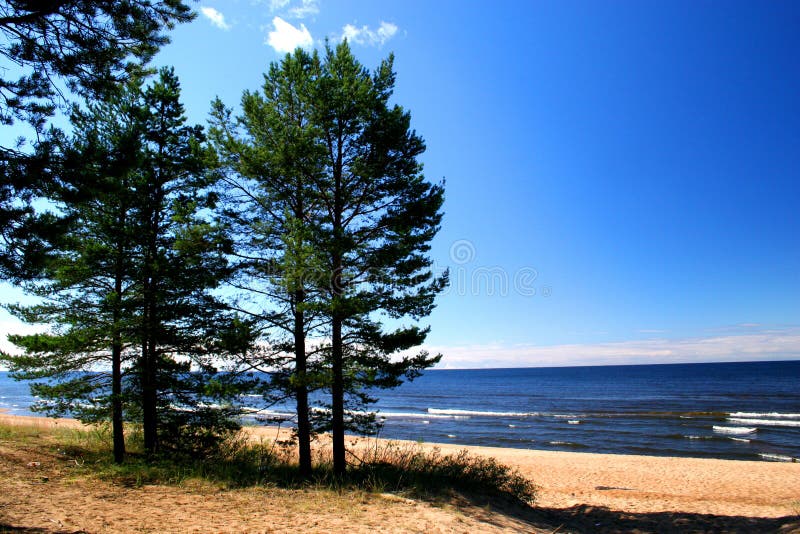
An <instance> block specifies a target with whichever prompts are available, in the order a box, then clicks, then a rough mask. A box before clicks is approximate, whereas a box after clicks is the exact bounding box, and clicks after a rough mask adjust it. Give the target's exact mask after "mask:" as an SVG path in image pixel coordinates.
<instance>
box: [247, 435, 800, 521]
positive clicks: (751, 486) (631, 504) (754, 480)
mask: <svg viewBox="0 0 800 534" xmlns="http://www.w3.org/2000/svg"><path fill="white" fill-rule="evenodd" d="M246 431H247V432H249V433H251V435H253V436H254V437H256V438H259V437H263V438H264V439H275V438H276V436H278V435H279V434H278V432H277V431H276V429H274V428H269V427H248V428H246ZM280 435H281V438H283V437H285V436H284V435H283V434H282V433H281V434H280ZM321 441H322V443H324V438H323V440H321ZM378 442H380V443H386V440H378ZM395 443H398V444H405V445H407V446H414V445H416V443H414V442H402V441H395ZM375 444H376V440H375V439H369V438H360V439H359V438H351V439H350V445H351V446H353V447H355V448H357V447H359V446H374V445H375ZM423 446H424V447H426V448H433V447H438V448H439V449H441V451H442V452H443V453H445V454H447V453H454V452H457V451H460V450H463V449H466V450H468V451H469V452H470V453H472V454H475V455H480V456H491V457H494V458H496V459H497V460H499V461H500V462H501V463H504V464H508V465H511V466H514V467H516V468H517V469H519V471H520V472H522V473H523V474H524V475H525V476H526V477H528V478H530V479H531V480H533V481H534V482H535V483H536V484H537V485H538V486H539V496H538V499H537V504H538V505H540V506H543V507H548V508H569V507H573V506H576V505H588V506H603V507H608V508H611V509H615V510H625V511H629V512H644V513H650V512H686V513H696V514H713V515H728V516H745V517H783V516H788V515H793V514H798V513H800V463H790V462H748V461H737V460H714V459H704V458H673V457H659V456H634V455H621V454H592V453H583V452H560V451H559V452H554V451H540V450H526V449H506V448H498V447H474V446H465V445H451V444H434V443H430V444H423Z"/></svg>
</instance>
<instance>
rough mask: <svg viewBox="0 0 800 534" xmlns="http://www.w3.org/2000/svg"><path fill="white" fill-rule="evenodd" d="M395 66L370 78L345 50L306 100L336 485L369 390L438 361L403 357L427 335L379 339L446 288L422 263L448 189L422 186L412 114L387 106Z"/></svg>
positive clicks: (420, 148)
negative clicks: (313, 146) (316, 144)
mask: <svg viewBox="0 0 800 534" xmlns="http://www.w3.org/2000/svg"><path fill="white" fill-rule="evenodd" d="M392 63H393V58H392V56H390V57H389V58H388V59H387V60H384V61H383V62H381V64H380V66H379V67H378V69H377V70H376V71H375V73H374V74H370V73H369V72H368V71H367V70H366V69H365V68H364V67H363V66H362V65H361V64H360V63H359V62H358V61H357V60H356V59H355V57H354V56H353V55H352V52H351V50H350V47H349V46H348V44H347V42H346V41H344V42H342V43H340V44H339V45H338V46H336V47H335V48H331V47H330V46H327V47H326V53H325V57H324V60H323V62H322V73H321V75H320V77H319V80H318V82H317V84H316V86H315V92H314V103H315V113H314V117H313V123H314V126H315V128H316V129H317V131H318V135H319V139H320V143H321V144H322V146H323V147H324V160H323V164H322V168H323V169H324V172H323V173H321V174H320V175H318V176H316V177H315V180H314V181H315V185H316V187H317V192H318V194H319V196H320V198H321V199H322V206H323V209H322V220H321V224H320V229H321V231H320V232H318V233H317V238H318V241H317V242H316V246H317V248H318V250H319V251H320V254H321V255H323V256H324V257H325V259H326V262H327V265H326V266H327V268H328V270H329V272H330V273H331V277H330V284H329V285H328V287H327V307H326V314H327V315H328V318H329V320H330V329H331V342H330V353H329V356H330V371H331V430H332V434H333V462H334V471H335V472H336V473H337V474H340V475H341V474H344V472H345V469H346V451H345V444H344V432H345V430H346V429H347V428H348V427H349V428H352V429H358V427H359V426H360V425H361V424H363V423H365V422H366V423H369V419H367V420H366V421H364V419H363V418H359V417H358V416H357V413H356V412H357V411H360V410H359V407H361V406H363V405H368V404H369V403H371V402H373V401H374V398H373V397H372V396H371V394H370V390H372V389H374V388H391V387H396V386H398V385H399V384H400V383H401V381H402V380H403V379H408V380H411V379H413V378H415V377H417V376H418V375H419V373H420V372H421V371H422V370H423V369H425V368H427V367H429V366H431V365H433V364H435V363H436V362H437V361H439V358H440V357H441V356H433V357H431V356H430V355H429V354H428V353H427V352H426V351H424V350H423V351H419V352H417V353H416V354H412V355H408V354H407V351H409V350H411V349H413V348H414V347H417V346H419V345H420V344H421V343H422V342H423V341H424V340H425V337H426V335H427V333H428V328H423V327H420V326H417V325H410V326H400V327H398V328H395V329H393V330H387V329H386V328H385V327H384V326H383V324H382V322H381V320H382V319H381V318H382V317H383V318H389V319H391V320H394V321H398V320H402V319H403V318H411V319H414V320H418V319H421V318H422V317H425V316H427V315H428V314H429V313H430V312H431V310H432V308H433V305H434V298H435V296H436V294H437V293H439V292H440V291H441V290H442V289H443V288H444V287H445V284H446V283H447V275H446V273H445V274H444V275H442V276H436V275H435V274H434V273H433V272H432V269H431V267H432V262H431V260H430V258H429V257H428V256H427V252H428V251H429V249H430V241H431V240H432V239H433V237H434V235H435V234H436V232H437V231H438V230H439V224H440V222H441V219H442V212H441V207H442V203H443V200H444V189H443V186H442V185H436V184H431V183H429V182H427V181H426V180H425V178H424V176H423V175H422V165H421V163H420V162H419V161H418V159H417V158H418V157H419V156H420V155H421V154H422V153H423V152H424V150H425V144H424V142H423V140H422V139H421V138H420V137H419V136H418V135H417V134H416V133H415V132H414V131H413V130H411V127H410V122H411V117H410V114H409V113H408V112H407V111H405V110H404V109H403V108H401V107H400V106H398V105H394V106H393V105H390V103H389V99H390V98H391V96H392V92H393V88H394V83H395V74H394V72H393V70H392ZM346 411H347V412H349V417H347V413H346Z"/></svg>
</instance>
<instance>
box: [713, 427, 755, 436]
mask: <svg viewBox="0 0 800 534" xmlns="http://www.w3.org/2000/svg"><path fill="white" fill-rule="evenodd" d="M712 428H713V429H714V432H718V433H720V434H752V433H754V432H756V431H757V430H758V429H757V428H747V427H743V426H717V425H714V426H713V427H712Z"/></svg>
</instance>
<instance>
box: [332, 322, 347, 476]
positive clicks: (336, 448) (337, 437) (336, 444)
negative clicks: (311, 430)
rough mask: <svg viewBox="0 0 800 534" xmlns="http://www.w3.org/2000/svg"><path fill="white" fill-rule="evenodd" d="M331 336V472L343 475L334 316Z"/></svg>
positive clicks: (338, 332) (339, 356)
mask: <svg viewBox="0 0 800 534" xmlns="http://www.w3.org/2000/svg"><path fill="white" fill-rule="evenodd" d="M332 327H333V336H332V340H331V360H332V361H331V370H332V371H333V384H332V387H331V397H332V403H331V404H332V405H331V408H332V413H331V417H332V428H331V430H332V434H333V472H334V474H335V475H337V476H343V475H344V474H345V472H346V471H347V461H346V457H345V448H344V377H343V374H342V368H343V360H344V358H343V347H342V320H341V319H340V318H338V317H334V318H333V321H332Z"/></svg>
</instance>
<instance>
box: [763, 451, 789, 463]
mask: <svg viewBox="0 0 800 534" xmlns="http://www.w3.org/2000/svg"><path fill="white" fill-rule="evenodd" d="M758 455H759V456H761V457H762V458H763V459H765V460H770V461H772V462H796V461H797V460H796V459H795V458H792V457H791V456H786V455H783V454H769V453H766V452H762V453H759V454H758Z"/></svg>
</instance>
